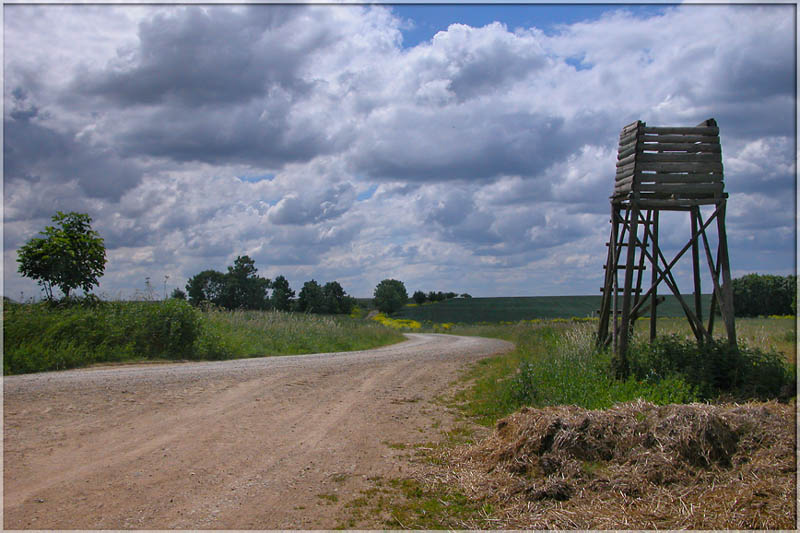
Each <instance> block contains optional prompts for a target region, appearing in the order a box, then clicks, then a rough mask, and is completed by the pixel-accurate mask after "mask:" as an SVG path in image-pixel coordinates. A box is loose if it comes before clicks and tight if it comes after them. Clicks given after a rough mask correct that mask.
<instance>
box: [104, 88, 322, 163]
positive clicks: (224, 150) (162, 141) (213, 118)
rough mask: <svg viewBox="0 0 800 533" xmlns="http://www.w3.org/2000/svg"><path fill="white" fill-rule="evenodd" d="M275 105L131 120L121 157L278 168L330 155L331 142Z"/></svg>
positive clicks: (121, 140) (179, 112) (172, 112)
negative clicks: (299, 125)
mask: <svg viewBox="0 0 800 533" xmlns="http://www.w3.org/2000/svg"><path fill="white" fill-rule="evenodd" d="M288 112H289V109H288V108H287V107H284V106H282V105H280V103H278V102H270V103H269V104H267V105H265V106H257V105H255V104H253V105H250V106H247V107H242V108H237V109H233V110H223V109H215V110H208V111H205V112H204V113H202V114H193V113H189V114H187V113H185V112H184V111H182V110H179V109H174V108H169V109H161V110H157V111H153V112H147V113H145V114H143V115H142V116H140V117H137V118H134V119H132V121H133V123H132V124H130V125H129V127H128V129H126V130H125V131H124V132H122V133H120V134H119V136H118V138H117V141H118V142H119V144H120V147H121V150H122V151H123V152H124V153H129V154H135V155H142V156H153V157H163V158H166V159H170V160H173V161H181V162H186V161H201V162H206V163H212V164H220V163H226V162H234V163H251V164H260V165H264V166H266V167H268V168H269V167H273V168H274V167H276V166H280V165H282V164H284V163H286V162H290V161H302V160H307V159H310V158H312V157H313V156H315V155H319V154H320V153H325V152H328V151H330V150H331V149H333V147H334V145H335V143H336V142H337V141H336V140H335V139H331V138H329V137H328V136H327V135H326V134H325V132H324V131H321V130H319V129H314V128H308V129H305V128H296V127H292V124H290V123H289V120H288V117H287V114H288Z"/></svg>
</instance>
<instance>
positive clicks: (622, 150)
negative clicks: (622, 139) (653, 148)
mask: <svg viewBox="0 0 800 533" xmlns="http://www.w3.org/2000/svg"><path fill="white" fill-rule="evenodd" d="M637 148H639V144H638V143H630V144H628V145H626V146H624V147H623V146H620V147H619V150H618V155H617V159H621V158H624V157H628V156H629V155H631V154H635V153H636V152H637ZM638 151H640V152H641V150H638Z"/></svg>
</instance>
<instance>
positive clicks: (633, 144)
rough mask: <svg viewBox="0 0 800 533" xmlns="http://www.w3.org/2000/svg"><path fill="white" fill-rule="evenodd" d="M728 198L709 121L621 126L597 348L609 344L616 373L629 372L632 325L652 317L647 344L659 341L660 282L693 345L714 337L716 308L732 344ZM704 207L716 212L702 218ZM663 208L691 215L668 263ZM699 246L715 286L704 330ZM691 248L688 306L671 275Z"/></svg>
mask: <svg viewBox="0 0 800 533" xmlns="http://www.w3.org/2000/svg"><path fill="white" fill-rule="evenodd" d="M727 197H728V195H727V193H725V192H724V183H723V174H722V149H721V147H720V142H719V128H718V127H717V123H716V121H715V120H714V119H709V120H706V121H705V122H702V123H701V124H698V125H697V126H695V127H693V128H662V127H658V128H655V127H648V126H647V125H646V124H645V123H644V122H641V121H636V122H634V123H632V124H629V125H627V126H625V127H624V128H622V133H620V136H619V152H618V154H617V173H616V179H615V182H614V194H613V196H611V238H610V239H609V242H608V243H607V246H608V259H607V261H606V265H605V286H604V287H603V289H602V291H603V299H602V304H601V307H600V322H599V328H598V339H597V340H598V343H600V344H601V345H608V344H612V345H613V348H614V354H615V368H616V372H617V374H618V375H619V376H625V375H627V373H628V365H627V357H626V353H627V350H628V342H629V337H630V335H631V333H632V331H633V324H634V322H635V320H636V319H637V318H638V317H640V316H644V315H646V314H648V312H649V315H650V339H651V340H653V339H654V338H655V336H656V315H657V313H656V307H657V306H658V304H659V303H661V302H663V301H664V297H663V296H661V297H659V296H658V291H657V289H658V286H659V285H660V284H662V283H663V284H664V285H666V286H667V287H668V288H669V290H670V291H671V292H672V294H674V295H675V297H676V298H677V300H678V302H679V303H680V305H681V307H682V308H683V311H684V313H685V314H686V318H687V319H688V321H689V326H690V327H691V329H692V332H693V333H694V335H695V337H696V338H697V341H698V343H703V342H704V341H705V340H706V339H710V338H711V335H712V331H713V328H714V315H715V313H716V312H717V309H719V312H720V314H721V316H722V321H723V322H724V324H725V329H726V330H727V335H728V341H729V342H730V343H731V344H735V343H736V330H735V325H734V319H733V289H732V286H731V273H730V264H729V261H728V244H727V239H726V234H725V203H726V200H727ZM701 207H706V209H707V210H710V209H713V212H712V213H711V214H710V215H707V218H705V219H704V218H703V213H702V212H701ZM662 211H678V212H687V213H688V214H689V217H688V218H689V222H690V228H689V239H688V242H687V243H686V245H685V246H683V248H681V250H680V251H679V252H678V253H677V255H675V257H674V258H672V259H671V260H670V261H667V258H666V257H664V254H663V253H662V251H661V249H660V248H659V244H658V243H659V235H658V230H659V227H658V223H659V214H660V213H661V212H662ZM712 223H715V224H714V225H715V226H716V228H717V250H716V253H712V250H711V246H710V245H709V235H708V233H709V232H710V231H711V230H710V226H711V225H712ZM700 246H702V247H703V249H704V252H705V253H704V255H705V261H703V262H705V263H707V266H708V269H709V271H710V274H711V280H712V283H713V293H712V297H711V308H710V309H708V323H707V325H706V324H705V323H704V322H703V309H702V305H701V298H700V263H701V259H700V256H701V254H700ZM689 250H691V261H692V268H693V273H694V291H693V295H694V298H693V300H694V301H693V302H692V301H690V302H687V301H686V300H685V299H684V297H683V296H682V295H681V292H680V290H679V289H678V284H677V282H676V281H675V277H674V275H673V267H674V266H675V265H676V263H677V262H678V260H679V259H680V258H681V257H682V256H683V255H684V254H685V253H686V252H687V251H689ZM648 268H649V270H650V276H649V278H650V279H649V288H646V289H645V287H644V286H643V282H644V285H647V282H645V280H644V278H645V276H644V271H645V270H647V269H648ZM620 277H622V280H621V281H620ZM620 299H621V301H620ZM609 326H610V327H609Z"/></svg>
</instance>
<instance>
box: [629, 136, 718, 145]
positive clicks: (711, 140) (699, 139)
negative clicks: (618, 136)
mask: <svg viewBox="0 0 800 533" xmlns="http://www.w3.org/2000/svg"><path fill="white" fill-rule="evenodd" d="M641 139H642V141H644V142H646V143H648V142H650V143H654V142H658V143H708V144H719V136H713V135H643V136H641ZM620 142H621V141H620Z"/></svg>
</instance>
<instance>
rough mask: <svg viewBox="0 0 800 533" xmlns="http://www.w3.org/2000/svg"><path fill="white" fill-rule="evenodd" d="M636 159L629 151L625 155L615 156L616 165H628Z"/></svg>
mask: <svg viewBox="0 0 800 533" xmlns="http://www.w3.org/2000/svg"><path fill="white" fill-rule="evenodd" d="M635 160H636V154H635V153H631V154H630V155H628V156H627V157H619V156H617V166H618V167H624V166H625V165H629V164H631V163H633V162H634V161H635Z"/></svg>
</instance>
